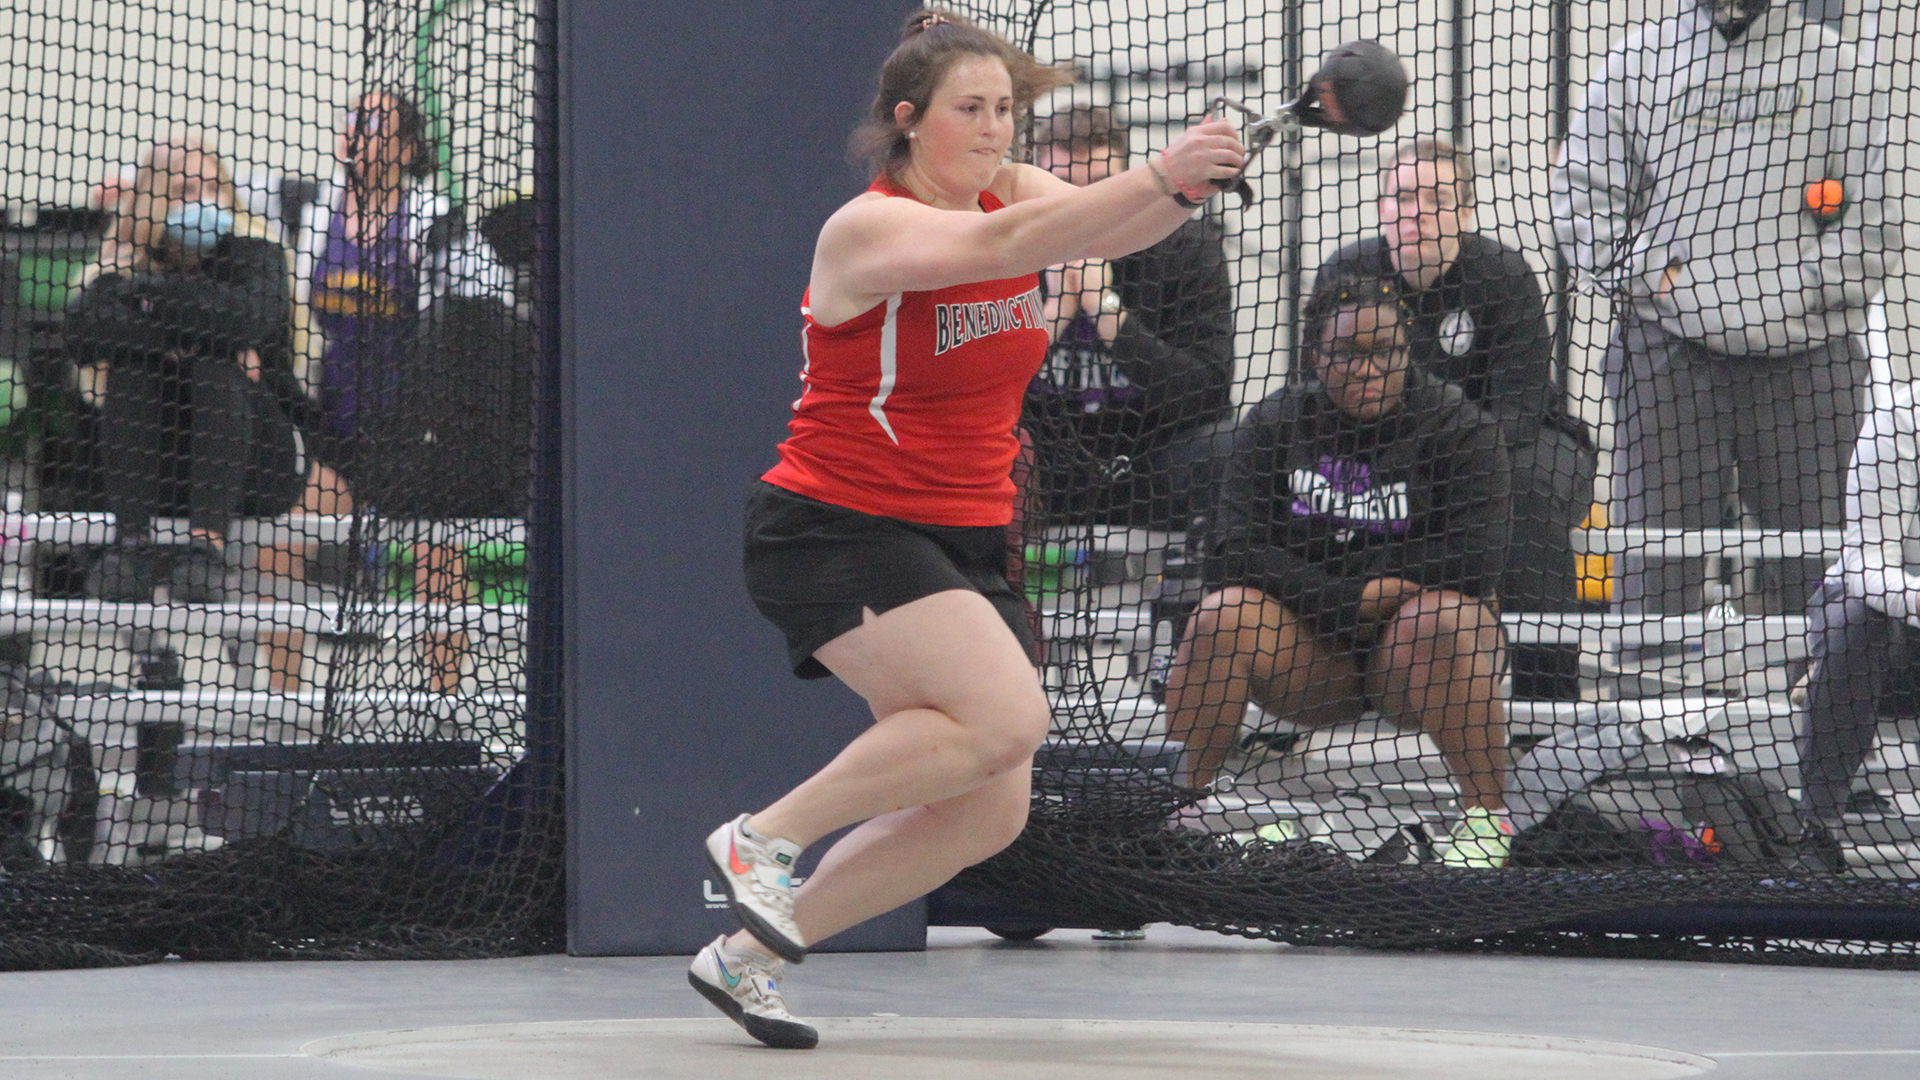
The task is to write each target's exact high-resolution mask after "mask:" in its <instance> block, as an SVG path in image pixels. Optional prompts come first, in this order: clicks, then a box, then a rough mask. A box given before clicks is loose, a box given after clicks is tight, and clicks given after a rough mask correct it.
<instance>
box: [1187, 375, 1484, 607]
mask: <svg viewBox="0 0 1920 1080" xmlns="http://www.w3.org/2000/svg"><path fill="white" fill-rule="evenodd" d="M1510 474H1511V469H1510V466H1509V464H1508V461H1507V452H1506V449H1505V447H1504V446H1503V445H1502V443H1501V440H1500V429H1499V425H1498V424H1496V423H1495V422H1494V421H1493V419H1492V418H1491V417H1489V416H1488V415H1487V414H1486V413H1485V412H1483V411H1482V410H1480V409H1479V408H1478V407H1476V406H1474V405H1472V404H1471V403H1469V402H1468V401H1467V400H1466V398H1465V397H1464V395H1463V394H1462V393H1461V391H1460V389H1459V388H1458V387H1454V386H1449V385H1446V384H1444V383H1441V382H1439V381H1438V380H1436V379H1433V378H1432V377H1431V376H1428V375H1425V374H1423V373H1421V372H1419V371H1418V370H1415V371H1412V372H1409V374H1408V378H1407V388H1406V395H1405V397H1404V398H1403V399H1402V400H1401V404H1400V407H1399V408H1397V409H1395V410H1394V411H1393V412H1392V413H1391V414H1389V415H1387V416H1385V417H1383V418H1381V419H1380V420H1378V421H1374V422H1370V423H1369V422H1362V421H1357V420H1353V419H1351V418H1349V417H1348V416H1346V414H1344V413H1342V412H1341V411H1340V410H1339V409H1338V407H1336V406H1335V405H1334V403H1333V401H1332V399H1330V398H1328V397H1327V395H1326V393H1325V392H1324V391H1323V390H1322V388H1321V386H1320V384H1319V383H1318V382H1317V381H1315V382H1308V383H1304V384H1301V385H1297V386H1289V387H1285V388H1283V389H1281V390H1280V391H1279V392H1277V393H1275V394H1273V395H1271V396H1269V397H1268V398H1267V399H1266V400H1264V401H1262V402H1261V403H1260V404H1258V405H1256V406H1254V408H1253V410H1252V411H1251V412H1249V413H1248V414H1247V416H1246V417H1245V418H1244V419H1242V420H1241V422H1240V426H1239V428H1238V429H1237V430H1236V431H1235V433H1234V447H1233V454H1232V458H1231V460H1230V462H1229V464H1228V470H1227V480H1226V485H1225V490H1224V492H1223V498H1222V505H1221V507H1220V515H1219V520H1218V522H1217V525H1216V530H1217V531H1216V534H1215V535H1214V536H1213V537H1212V538H1211V539H1210V540H1209V543H1208V554H1209V559H1208V561H1207V568H1206V570H1207V582H1208V585H1209V586H1210V587H1212V588H1220V587H1224V586H1228V585H1245V586H1251V587H1253V588H1257V589H1259V590H1260V591H1262V592H1264V593H1266V594H1267V595H1269V596H1271V597H1273V598H1274V599H1276V600H1278V601H1280V602H1281V603H1282V604H1285V605H1286V606H1287V607H1288V608H1290V609H1292V610H1293V611H1294V612H1295V613H1296V614H1298V615H1300V616H1301V617H1302V618H1304V619H1307V620H1309V621H1310V622H1312V623H1313V625H1314V626H1315V628H1316V629H1317V630H1319V632H1321V633H1324V634H1334V633H1351V632H1353V631H1354V630H1356V629H1357V628H1358V627H1359V619H1358V613H1357V612H1358V607H1359V603H1360V594H1361V591H1362V590H1363V589H1364V588H1365V587H1366V584H1367V582H1369V581H1372V580H1374V579H1375V578H1383V577H1397V578H1404V579H1406V580H1408V581H1413V582H1417V583H1419V584H1421V585H1423V586H1427V587H1430V588H1445V589H1453V590H1457V591H1459V592H1463V593H1466V594H1468V595H1471V596H1489V595H1491V592H1492V589H1493V585H1494V582H1495V581H1496V580H1497V579H1498V578H1499V576H1500V571H1501V568H1502V566H1503V564H1504V561H1505V558H1506V550H1507V539H1508V529H1509V517H1510V513H1511V501H1510V496H1509V484H1510V480H1509V476H1510Z"/></svg>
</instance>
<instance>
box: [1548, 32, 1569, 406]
mask: <svg viewBox="0 0 1920 1080" xmlns="http://www.w3.org/2000/svg"><path fill="white" fill-rule="evenodd" d="M1550 38H1551V40H1550V44H1549V45H1548V50H1547V55H1548V60H1547V66H1548V76H1547V78H1548V82H1549V84H1550V85H1551V89H1550V91H1549V92H1550V93H1551V95H1552V107H1553V146H1552V148H1551V150H1552V153H1553V154H1554V155H1555V156H1558V155H1559V152H1560V147H1561V146H1562V145H1564V144H1565V143H1566V141H1567V132H1568V130H1569V129H1570V128H1571V127H1572V124H1573V0H1553V10H1552V30H1551V32H1550ZM1553 366H1554V377H1555V378H1556V379H1558V380H1559V382H1560V397H1561V400H1562V401H1563V402H1565V401H1566V399H1567V396H1568V394H1569V392H1570V388H1571V386H1572V383H1573V370H1572V367H1573V268H1572V267H1571V266H1569V265H1568V264H1567V256H1566V253H1565V252H1563V251H1561V250H1560V245H1559V244H1557V243H1556V244H1554V245H1553Z"/></svg>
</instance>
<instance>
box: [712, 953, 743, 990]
mask: <svg viewBox="0 0 1920 1080" xmlns="http://www.w3.org/2000/svg"><path fill="white" fill-rule="evenodd" d="M713 962H714V964H715V966H717V967H718V968H719V969H720V977H721V978H722V979H724V980H726V983H727V989H729V990H732V989H734V988H735V987H738V986H739V985H740V976H738V975H735V974H734V973H733V972H731V971H728V970H727V962H726V961H725V960H722V959H720V957H719V956H717V955H716V956H715V957H714V958H713Z"/></svg>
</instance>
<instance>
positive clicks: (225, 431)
mask: <svg viewBox="0 0 1920 1080" xmlns="http://www.w3.org/2000/svg"><path fill="white" fill-rule="evenodd" d="M63 329H64V334H65V344H66V349H67V353H68V356H69V358H71V359H72V360H73V361H74V363H75V364H76V365H77V369H78V371H79V372H80V379H81V387H82V390H83V392H84V393H85V394H86V396H87V397H88V398H89V399H90V400H91V401H93V402H94V403H95V404H96V405H98V406H99V408H100V409H101V417H100V425H99V432H100V435H99V438H100V461H101V467H102V470H103V472H104V474H105V475H104V477H103V481H104V489H105V500H106V506H107V509H108V510H110V511H112V513H113V514H114V517H115V520H116V523H117V540H116V543H115V544H114V546H113V547H111V548H110V549H108V550H107V551H105V552H103V553H102V554H101V556H100V557H99V558H98V559H97V560H96V561H95V563H94V565H93V567H92V569H91V570H90V572H89V573H88V576H87V583H86V589H87V595H88V596H90V597H92V598H94V599H99V600H108V601H115V602H135V603H139V602H150V601H152V600H153V598H154V597H153V591H154V588H155V586H156V585H157V584H159V583H160V579H161V571H162V566H161V552H160V550H159V549H157V548H155V547H154V546H153V544H152V542H151V541H152V521H153V519H154V518H155V517H156V516H161V515H173V516H184V517H186V518H187V521H188V525H189V528H190V532H191V540H190V542H189V545H188V546H187V547H186V548H185V549H184V550H182V551H179V552H178V553H177V554H176V555H175V557H174V558H173V559H172V565H171V567H170V569H168V571H167V573H166V579H167V582H168V584H169V590H168V593H169V597H170V598H171V599H172V600H174V601H178V602H187V603H219V602H221V601H222V600H224V599H225V597H226V586H225V579H226V555H225V544H226V537H227V531H228V526H229V525H230V524H231V523H232V521H233V519H234V518H235V517H239V516H249V517H255V516H257V517H273V516H277V515H280V514H284V513H286V512H287V511H289V510H291V509H293V508H294V507H295V506H299V505H307V506H309V507H311V508H319V507H320V504H321V502H322V501H323V500H324V498H325V496H324V492H326V491H328V490H337V488H338V482H337V480H336V479H334V478H333V477H332V474H331V473H330V472H329V471H328V470H327V469H325V468H323V467H321V466H320V465H318V463H317V462H316V461H314V460H313V458H312V457H311V456H310V455H309V454H308V452H307V444H306V440H305V439H304V438H303V436H302V434H301V432H300V431H299V429H298V427H297V426H296V420H298V419H300V418H301V417H302V414H303V412H304V408H303V407H304V403H305V401H306V398H305V394H304V393H303V390H302V387H301V385H300V382H299V380H298V378H297V377H296V376H295V373H294V366H293V350H292V319H291V298H290V292H289V287H288V264H287V253H286V249H285V248H283V247H281V246H280V245H279V244H278V243H276V242H274V241H273V240H271V239H268V238H267V236H266V231H265V230H264V229H263V228H261V227H260V225H259V223H257V222H255V221H253V220H252V219H251V218H249V217H248V216H247V215H245V214H243V213H241V212H239V211H238V210H237V209H236V208H235V205H234V201H233V192H232V185H231V182H230V181H229V178H228V174H227V171H226V168H225V166H224V165H223V164H222V163H221V160H220V158H219V157H218V156H217V155H215V154H214V153H213V152H212V151H211V150H209V149H208V148H207V147H205V146H203V145H202V144H201V143H199V142H198V141H197V140H195V139H193V138H190V137H179V136H177V137H174V138H171V139H168V140H165V141H161V142H157V143H155V144H154V145H153V146H151V147H150V148H148V149H147V150H146V151H145V152H144V153H143V154H142V155H141V156H140V159H139V162H138V164H137V166H136V168H135V171H134V175H133V178H132V181H131V184H130V186H129V187H128V189H127V190H126V191H125V192H124V193H122V194H121V195H120V196H119V202H118V204H117V207H116V217H115V222H114V227H113V231H112V232H111V233H109V234H108V236H107V237H106V238H105V240H104V241H103V242H102V244H101V248H100V258H99V260H98V262H97V263H96V264H95V265H94V266H93V267H92V268H90V269H89V271H88V272H87V274H86V276H85V277H84V278H83V279H82V282H81V288H80V290H79V292H78V293H77V295H76V296H75V298H74V300H73V301H72V303H71V306H70V308H69V310H68V313H67V317H66V320H65V322H64V324H63Z"/></svg>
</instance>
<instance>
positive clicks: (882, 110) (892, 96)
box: [851, 8, 1074, 181]
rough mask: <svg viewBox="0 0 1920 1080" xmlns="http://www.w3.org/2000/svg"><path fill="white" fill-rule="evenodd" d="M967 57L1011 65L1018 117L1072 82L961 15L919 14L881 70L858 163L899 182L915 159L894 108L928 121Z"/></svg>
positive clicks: (1065, 72)
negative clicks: (944, 85) (944, 82)
mask: <svg viewBox="0 0 1920 1080" xmlns="http://www.w3.org/2000/svg"><path fill="white" fill-rule="evenodd" d="M965 56H991V57H993V58H994V59H996V60H999V61H1000V62H1001V63H1004V64H1005V65H1007V74H1009V75H1011V76H1012V77H1013V107H1014V111H1015V112H1016V113H1022V112H1025V111H1026V110H1028V109H1031V108H1032V107H1033V103H1034V101H1035V100H1037V99H1038V98H1039V97H1040V95H1042V94H1044V93H1046V92H1047V91H1049V90H1052V89H1053V88H1054V87H1057V86H1065V85H1067V84H1068V83H1071V82H1073V79H1074V75H1073V72H1072V71H1071V70H1069V69H1067V68H1061V67H1049V66H1048V65H1046V64H1042V63H1041V62H1040V61H1038V60H1035V59H1034V58H1033V57H1032V56H1030V55H1029V54H1027V53H1025V52H1022V51H1021V50H1019V49H1016V48H1014V47H1013V46H1011V45H1009V44H1007V43H1006V42H1005V41H1002V40H1001V39H1000V38H999V37H998V36H996V35H994V34H992V33H989V32H987V31H985V30H982V29H981V28H980V27H978V26H975V25H974V24H973V23H972V22H969V21H968V20H966V19H964V18H962V17H961V16H959V15H955V14H953V13H951V12H948V11H943V10H941V9H939V8H927V9H926V10H924V11H918V12H915V13H914V14H913V15H911V16H908V18H907V22H906V26H905V27H904V28H903V29H902V30H901V33H900V44H899V45H898V46H897V47H896V48H895V49H894V50H893V54H892V55H890V56H888V57H887V62H886V63H885V64H882V65H881V66H880V92H879V93H878V94H876V95H874V99H873V109H872V111H871V113H870V114H869V115H868V117H867V120H866V122H865V123H863V124H861V125H860V127H859V128H857V129H856V130H855V131H854V133H853V140H852V148H851V149H852V156H853V158H854V160H855V161H856V162H859V163H861V164H864V165H866V166H868V167H869V168H870V169H871V171H872V172H873V173H875V174H882V175H885V176H886V177H887V179H889V180H894V181H898V180H899V179H900V170H901V169H903V168H905V167H906V164H907V162H908V160H910V158H911V157H912V144H911V143H909V142H908V141H907V129H906V128H904V127H901V126H900V123H899V122H898V121H897V120H895V119H894V118H893V109H894V106H895V105H897V104H899V103H900V102H902V101H904V102H906V103H907V104H908V105H911V106H912V107H913V119H915V120H918V119H919V118H920V117H922V116H925V115H926V112H927V106H928V105H930V104H931V103H932V101H933V92H934V90H935V88H937V87H938V86H939V85H940V80H941V79H943V78H945V77H946V74H947V70H948V69H949V68H951V67H952V66H953V64H954V62H955V61H957V60H959V59H960V58H962V57H965Z"/></svg>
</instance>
